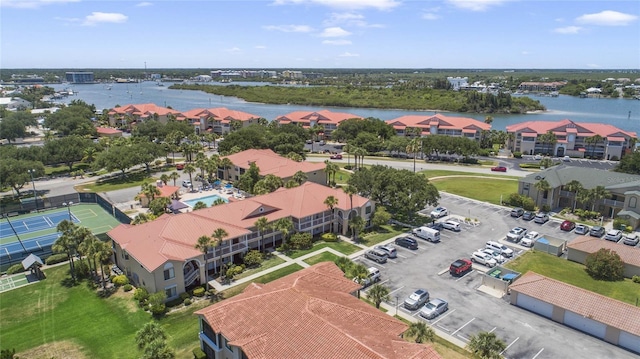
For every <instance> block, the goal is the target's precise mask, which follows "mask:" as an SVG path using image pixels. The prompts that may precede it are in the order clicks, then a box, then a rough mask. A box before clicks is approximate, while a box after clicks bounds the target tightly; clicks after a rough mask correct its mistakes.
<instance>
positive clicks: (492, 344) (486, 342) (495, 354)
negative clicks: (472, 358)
mask: <svg viewBox="0 0 640 359" xmlns="http://www.w3.org/2000/svg"><path fill="white" fill-rule="evenodd" d="M467 348H468V349H469V350H470V351H471V352H472V353H473V354H474V355H477V356H478V357H480V358H481V359H498V358H502V355H501V353H502V351H504V350H505V349H506V348H507V344H505V342H503V341H502V340H501V339H499V338H498V337H497V336H496V333H489V332H479V333H478V334H477V335H472V336H471V338H469V343H467Z"/></svg>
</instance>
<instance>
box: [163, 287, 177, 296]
mask: <svg viewBox="0 0 640 359" xmlns="http://www.w3.org/2000/svg"><path fill="white" fill-rule="evenodd" d="M176 288H177V287H176V286H175V285H174V286H172V287H169V288H165V289H164V292H165V294H166V295H167V298H173V297H175V296H176V295H177V294H178V291H177V289H176Z"/></svg>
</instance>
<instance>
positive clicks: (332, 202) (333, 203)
mask: <svg viewBox="0 0 640 359" xmlns="http://www.w3.org/2000/svg"><path fill="white" fill-rule="evenodd" d="M323 203H324V204H325V206H327V207H329V210H330V211H331V222H330V224H329V225H330V232H331V233H333V221H334V217H335V216H334V213H333V209H334V208H335V206H337V205H338V199H337V198H335V197H334V196H328V197H327V198H326V199H325V200H324V202H323Z"/></svg>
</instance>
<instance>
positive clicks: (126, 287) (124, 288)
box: [122, 283, 133, 292]
mask: <svg viewBox="0 0 640 359" xmlns="http://www.w3.org/2000/svg"><path fill="white" fill-rule="evenodd" d="M122 289H123V290H124V291H125V292H131V291H132V290H133V286H132V285H131V284H129V283H127V284H125V285H124V286H122Z"/></svg>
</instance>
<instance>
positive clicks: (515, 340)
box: [500, 337, 520, 355]
mask: <svg viewBox="0 0 640 359" xmlns="http://www.w3.org/2000/svg"><path fill="white" fill-rule="evenodd" d="M518 339H520V337H517V338H515V339H514V340H513V341H512V342H511V343H510V344H509V345H507V347H506V348H504V350H503V351H501V352H500V355H502V353H504V352H506V351H507V350H509V348H510V347H511V346H512V345H513V344H514V343H515V342H517V341H518Z"/></svg>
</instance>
